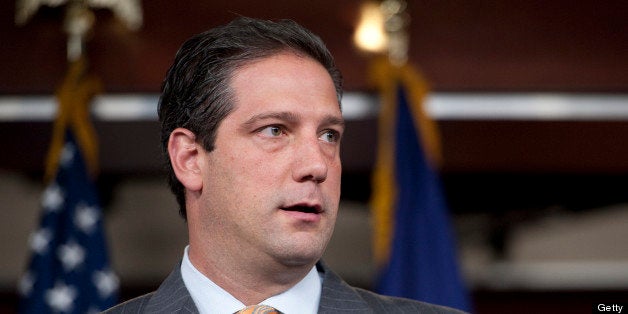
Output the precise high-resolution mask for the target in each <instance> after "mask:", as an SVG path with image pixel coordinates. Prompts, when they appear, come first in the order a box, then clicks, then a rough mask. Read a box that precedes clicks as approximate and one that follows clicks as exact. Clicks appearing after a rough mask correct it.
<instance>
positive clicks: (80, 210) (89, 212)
mask: <svg viewBox="0 0 628 314" xmlns="http://www.w3.org/2000/svg"><path fill="white" fill-rule="evenodd" d="M99 218H100V214H99V212H98V209H97V208H96V207H95V206H88V205H87V204H85V203H80V204H79V205H77V206H76V214H75V216H74V223H75V224H76V225H77V226H78V227H79V228H80V229H81V230H82V231H83V232H84V233H86V234H91V233H92V232H93V231H94V230H95V228H96V223H97V222H98V219H99Z"/></svg>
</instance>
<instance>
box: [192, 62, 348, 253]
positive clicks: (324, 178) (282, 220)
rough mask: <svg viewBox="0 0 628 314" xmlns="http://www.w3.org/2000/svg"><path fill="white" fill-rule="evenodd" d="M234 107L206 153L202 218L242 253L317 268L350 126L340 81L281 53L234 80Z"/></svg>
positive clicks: (330, 229) (337, 190)
mask: <svg viewBox="0 0 628 314" xmlns="http://www.w3.org/2000/svg"><path fill="white" fill-rule="evenodd" d="M231 87H232V88H233V91H234V95H235V107H234V110H233V111H232V112H231V113H230V114H229V115H228V116H227V117H226V118H225V119H224V120H223V121H222V122H221V124H220V127H219V128H218V132H217V136H216V143H215V149H214V150H213V151H212V152H210V153H207V152H203V155H204V156H205V158H206V162H203V167H204V169H203V171H204V173H205V174H204V177H203V191H202V195H203V196H202V204H201V217H202V218H201V219H202V221H203V225H204V226H206V228H207V229H206V231H207V233H206V234H209V235H211V237H215V238H214V239H213V240H217V241H220V243H222V245H226V246H228V247H230V248H231V249H232V250H233V252H234V254H235V255H236V256H240V257H242V258H247V257H249V258H256V259H258V261H260V262H264V261H272V262H280V263H282V264H284V265H303V264H311V263H313V262H315V261H317V260H318V259H319V258H320V257H321V255H322V254H323V251H324V250H325V247H326V245H327V243H328V242H329V239H330V237H331V234H332V232H333V229H334V224H335V221H336V214H337V211H338V202H339V199H340V175H341V164H340V156H339V153H340V137H341V135H342V133H343V131H344V123H343V120H342V115H341V112H340V108H339V104H338V98H337V96H336V90H335V88H334V84H333V82H332V80H331V78H330V76H329V74H328V73H327V71H326V70H325V69H324V68H323V67H322V66H321V65H320V64H319V63H317V62H315V61H313V60H312V59H309V58H307V57H300V56H297V55H295V54H292V53H287V52H286V53H281V54H278V55H274V56H271V57H268V58H265V59H261V60H258V61H255V62H253V63H250V64H247V65H245V66H243V67H241V68H239V69H237V70H236V71H235V73H234V76H233V78H232V80H231Z"/></svg>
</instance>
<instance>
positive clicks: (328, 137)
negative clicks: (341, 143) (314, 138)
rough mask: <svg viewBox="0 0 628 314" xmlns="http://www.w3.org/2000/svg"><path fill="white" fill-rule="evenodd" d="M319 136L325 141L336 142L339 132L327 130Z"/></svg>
mask: <svg viewBox="0 0 628 314" xmlns="http://www.w3.org/2000/svg"><path fill="white" fill-rule="evenodd" d="M320 138H321V139H322V140H323V141H325V142H329V143H336V142H338V140H339V139H340V134H339V133H338V132H337V131H333V130H327V131H325V132H324V133H323V135H322V136H321V137H320Z"/></svg>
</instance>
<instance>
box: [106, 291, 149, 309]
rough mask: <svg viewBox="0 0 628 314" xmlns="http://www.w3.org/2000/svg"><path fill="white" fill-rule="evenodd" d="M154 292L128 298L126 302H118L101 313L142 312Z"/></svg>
mask: <svg viewBox="0 0 628 314" xmlns="http://www.w3.org/2000/svg"><path fill="white" fill-rule="evenodd" d="M154 294H155V292H151V293H147V294H145V295H142V296H139V297H137V298H134V299H131V300H128V301H126V302H123V303H120V304H118V305H116V306H114V307H112V308H110V309H108V310H106V311H104V312H103V313H108V314H118V313H120V314H122V313H142V312H143V311H144V309H145V307H146V305H147V304H148V302H149V301H150V299H151V298H152V297H153V295H154Z"/></svg>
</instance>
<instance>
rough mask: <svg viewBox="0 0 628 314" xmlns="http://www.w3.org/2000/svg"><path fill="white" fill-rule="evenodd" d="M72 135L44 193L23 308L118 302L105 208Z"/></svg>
mask: <svg viewBox="0 0 628 314" xmlns="http://www.w3.org/2000/svg"><path fill="white" fill-rule="evenodd" d="M78 147H79V146H78V145H77V143H76V141H75V138H74V135H73V133H72V132H71V131H67V132H66V136H65V142H64V145H63V149H62V150H61V154H60V160H59V167H58V170H57V173H56V175H55V177H54V179H53V180H52V181H51V182H50V184H49V185H48V187H47V188H46V190H45V192H44V194H43V198H42V208H43V210H42V214H41V222H40V225H39V227H38V229H37V230H36V231H35V232H34V233H33V234H32V235H31V237H30V240H29V244H30V249H31V251H32V252H31V254H32V256H31V261H30V266H29V268H28V271H27V272H26V273H25V274H24V275H23V277H22V279H21V281H20V283H19V292H20V295H21V297H22V299H21V302H20V312H21V313H98V312H100V311H103V310H105V309H107V308H109V307H111V306H113V305H115V304H116V303H117V291H118V278H117V277H116V275H115V274H114V273H113V272H112V270H111V268H110V267H109V261H108V257H107V251H106V246H105V237H104V232H103V223H102V213H101V209H100V206H99V202H98V197H97V193H96V188H95V186H94V184H93V182H92V180H91V179H90V177H89V176H88V174H87V171H86V167H85V162H84V158H83V156H82V154H81V151H80V150H79V149H78Z"/></svg>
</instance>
